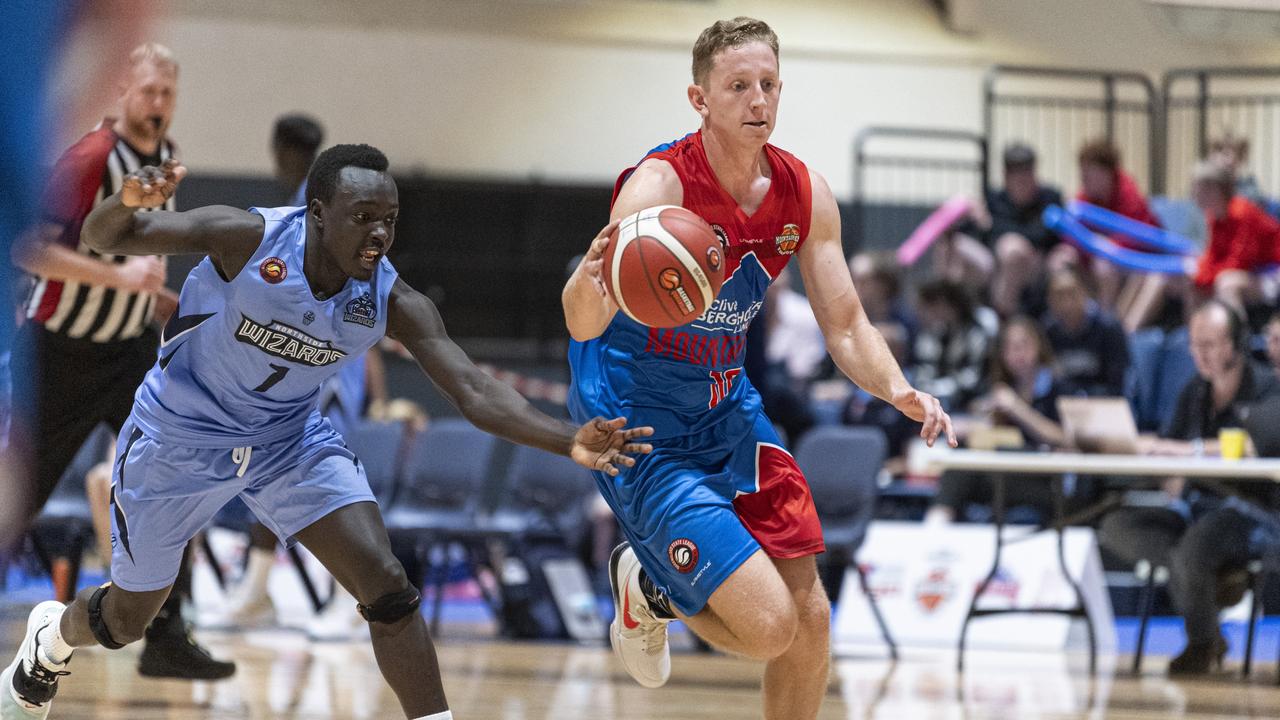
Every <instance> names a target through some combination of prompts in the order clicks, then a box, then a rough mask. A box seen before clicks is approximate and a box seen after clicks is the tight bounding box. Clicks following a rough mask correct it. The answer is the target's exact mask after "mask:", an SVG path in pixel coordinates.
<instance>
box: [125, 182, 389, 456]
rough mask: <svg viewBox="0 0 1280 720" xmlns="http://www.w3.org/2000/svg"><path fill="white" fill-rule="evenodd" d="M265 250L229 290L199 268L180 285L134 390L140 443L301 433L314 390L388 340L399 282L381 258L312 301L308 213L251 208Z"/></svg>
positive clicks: (210, 268) (222, 441)
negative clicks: (146, 438)
mask: <svg viewBox="0 0 1280 720" xmlns="http://www.w3.org/2000/svg"><path fill="white" fill-rule="evenodd" d="M251 212H254V213H257V214H259V215H261V216H262V217H263V218H264V219H265V220H266V228H265V230H264V232H263V237H262V243H261V244H260V245H259V246H258V249H257V251H255V252H254V254H253V257H252V259H250V260H249V262H248V263H247V264H245V266H244V267H243V268H241V269H240V270H239V273H238V274H237V275H236V276H235V277H234V278H231V280H230V281H229V282H228V281H226V280H223V279H222V277H221V276H220V275H219V274H218V271H217V269H215V268H214V265H213V262H212V261H211V260H210V259H209V258H207V257H206V258H205V259H204V260H202V261H201V262H200V264H199V265H197V266H196V267H195V268H194V269H193V270H192V271H191V273H190V274H189V275H188V276H187V280H186V282H185V283H184V284H183V286H182V294H181V296H180V299H179V304H178V310H177V312H176V313H174V316H173V318H172V319H171V320H170V321H169V324H168V325H167V326H166V327H165V330H164V334H163V336H162V340H161V344H160V353H159V360H158V361H157V362H156V364H155V366H154V367H152V368H151V371H150V372H148V373H147V377H146V380H145V381H144V382H143V384H142V386H141V387H139V388H138V392H137V395H136V397H135V401H134V408H133V416H132V417H133V421H134V422H135V423H136V424H137V426H138V427H139V428H140V429H141V430H142V431H143V432H144V433H146V434H147V435H150V436H152V437H155V438H157V439H160V440H164V441H168V442H174V443H180V444H183V445H187V446H190V447H200V448H234V447H245V446H252V445H259V444H263V443H268V442H272V441H275V440H279V439H281V438H284V437H288V436H291V435H301V433H302V432H303V429H304V428H305V426H306V422H307V418H308V416H310V415H311V413H312V412H313V411H314V410H315V409H316V402H317V399H318V398H319V396H320V389H321V386H323V385H324V384H325V382H326V381H328V380H329V379H330V378H331V377H333V376H334V375H335V374H336V373H337V372H338V371H339V370H341V369H342V368H343V367H344V366H346V365H347V364H350V363H353V362H355V361H356V360H357V359H358V358H359V357H360V356H361V355H363V354H364V352H365V351H366V350H368V349H369V348H370V347H371V346H373V344H374V343H376V342H377V341H378V340H379V339H380V338H381V337H382V336H383V335H384V334H385V332H386V322H387V298H388V297H389V296H390V294H391V287H392V285H393V284H394V283H395V280H396V271H395V268H393V267H392V266H391V262H390V261H388V260H387V259H386V258H385V257H384V258H382V261H381V262H380V263H379V265H378V269H377V271H376V272H375V273H374V276H373V277H372V278H371V279H370V281H369V282H362V281H359V280H356V279H354V278H350V279H348V280H347V284H346V287H344V288H343V289H342V291H341V292H339V293H338V294H337V295H335V296H333V297H332V298H329V299H327V300H317V299H316V298H315V296H314V295H313V294H312V293H311V288H310V287H309V286H308V284H307V279H306V276H305V274H304V268H303V261H304V256H305V252H306V214H305V208H301V207H297V208H291V207H282V208H252V209H251Z"/></svg>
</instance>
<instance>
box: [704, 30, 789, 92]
mask: <svg viewBox="0 0 1280 720" xmlns="http://www.w3.org/2000/svg"><path fill="white" fill-rule="evenodd" d="M751 42H762V43H764V44H765V45H768V46H769V48H770V49H772V50H773V57H774V58H775V59H776V58H777V57H778V36H777V34H776V33H774V32H773V28H771V27H769V25H768V23H766V22H765V21H763V20H756V19H755V18H749V17H744V16H738V17H736V18H734V19H732V20H717V21H716V22H715V23H714V24H712V25H711V27H709V28H707V29H706V30H703V31H702V34H701V35H699V36H698V40H697V42H695V43H694V44H693V81H694V82H695V83H698V84H699V85H700V84H702V83H703V82H704V81H705V80H706V79H707V73H709V72H711V65H712V63H714V62H715V57H716V53H718V52H720V51H721V50H726V49H728V48H738V47H742V46H743V45H746V44H747V43H751Z"/></svg>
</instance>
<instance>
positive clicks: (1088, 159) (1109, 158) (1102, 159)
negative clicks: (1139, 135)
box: [1079, 140, 1120, 172]
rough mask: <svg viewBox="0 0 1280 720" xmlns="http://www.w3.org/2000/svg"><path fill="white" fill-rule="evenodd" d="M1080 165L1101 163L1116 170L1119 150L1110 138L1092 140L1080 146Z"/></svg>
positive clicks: (1118, 166) (1118, 164) (1118, 161)
mask: <svg viewBox="0 0 1280 720" xmlns="http://www.w3.org/2000/svg"><path fill="white" fill-rule="evenodd" d="M1079 159H1080V164H1081V165H1101V166H1102V167H1104V168H1106V169H1108V170H1111V171H1113V172H1114V171H1116V170H1119V169H1120V150H1119V148H1117V147H1116V146H1115V145H1112V144H1111V141H1110V140H1094V141H1093V142H1090V143H1086V144H1085V146H1084V147H1082V148H1080V158H1079Z"/></svg>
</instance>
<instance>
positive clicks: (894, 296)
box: [849, 252, 916, 367]
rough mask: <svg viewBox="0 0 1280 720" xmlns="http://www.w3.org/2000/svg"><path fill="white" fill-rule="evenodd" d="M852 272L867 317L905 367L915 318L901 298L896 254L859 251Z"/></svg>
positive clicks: (900, 273) (853, 258) (852, 262)
mask: <svg viewBox="0 0 1280 720" xmlns="http://www.w3.org/2000/svg"><path fill="white" fill-rule="evenodd" d="M849 274H850V275H851V276H852V277H853V284H854V286H855V287H857V288H858V299H859V300H861V301H862V309H863V310H865V311H866V313H867V319H868V320H870V321H871V324H872V325H875V326H876V329H877V330H879V331H880V334H881V335H884V339H885V342H887V343H888V344H889V350H890V351H892V352H893V356H894V357H895V358H897V360H898V364H899V365H902V366H903V367H906V365H907V363H908V358H909V356H910V353H909V351H910V349H911V343H912V341H913V340H914V339H915V333H916V318H915V314H914V313H912V312H911V308H910V307H908V306H907V303H906V301H905V300H904V299H903V297H902V271H901V269H900V268H899V267H898V263H897V261H896V260H895V259H894V257H893V253H888V252H874V253H873V252H864V253H858V254H856V255H854V256H853V257H852V258H850V259H849Z"/></svg>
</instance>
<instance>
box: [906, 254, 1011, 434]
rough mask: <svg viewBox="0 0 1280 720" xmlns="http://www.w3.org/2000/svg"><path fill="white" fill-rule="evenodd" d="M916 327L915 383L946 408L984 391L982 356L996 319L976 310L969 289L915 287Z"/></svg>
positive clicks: (941, 283)
mask: <svg viewBox="0 0 1280 720" xmlns="http://www.w3.org/2000/svg"><path fill="white" fill-rule="evenodd" d="M917 309H918V312H919V314H920V330H919V332H918V333H917V334H916V339H915V343H914V345H913V347H912V364H911V372H912V376H913V377H914V378H915V383H916V387H918V388H920V389H921V390H923V391H924V392H927V393H929V394H931V395H933V396H934V397H936V398H938V399H939V400H941V401H942V403H943V405H944V406H945V407H947V408H948V409H949V410H950V409H956V408H963V407H965V406H967V405H968V404H969V403H970V402H971V401H973V400H974V399H975V398H977V397H978V396H979V395H980V394H981V393H982V391H983V389H984V385H983V381H984V379H985V375H986V373H985V368H986V364H987V356H988V353H989V352H990V346H991V338H992V337H993V336H994V335H995V331H996V328H997V324H998V321H997V320H996V319H995V317H994V315H995V313H993V312H992V311H991V310H990V309H989V308H975V306H974V302H973V299H972V298H971V297H970V296H969V292H968V291H967V290H966V289H965V288H964V287H963V286H961V285H959V284H958V283H955V282H952V281H949V280H933V281H930V282H928V283H925V284H924V285H922V286H921V287H920V290H919V303H918V307H917Z"/></svg>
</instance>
